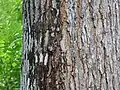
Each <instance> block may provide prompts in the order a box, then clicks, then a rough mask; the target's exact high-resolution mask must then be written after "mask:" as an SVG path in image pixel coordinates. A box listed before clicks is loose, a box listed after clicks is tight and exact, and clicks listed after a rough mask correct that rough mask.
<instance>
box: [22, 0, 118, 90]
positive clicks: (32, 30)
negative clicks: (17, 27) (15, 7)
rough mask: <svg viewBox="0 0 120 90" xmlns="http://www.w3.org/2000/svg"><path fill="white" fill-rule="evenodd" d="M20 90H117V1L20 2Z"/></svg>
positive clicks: (35, 0) (50, 0) (47, 0)
mask: <svg viewBox="0 0 120 90" xmlns="http://www.w3.org/2000/svg"><path fill="white" fill-rule="evenodd" d="M20 88H21V90H119V89H120V1H119V0H23V61H22V70H21V87H20Z"/></svg>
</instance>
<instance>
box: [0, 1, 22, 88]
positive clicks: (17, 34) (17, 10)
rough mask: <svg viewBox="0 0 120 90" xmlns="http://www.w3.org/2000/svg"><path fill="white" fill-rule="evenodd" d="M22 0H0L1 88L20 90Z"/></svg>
mask: <svg viewBox="0 0 120 90" xmlns="http://www.w3.org/2000/svg"><path fill="white" fill-rule="evenodd" d="M21 47H22V0H0V90H19V88H20V67H21V52H22V48H21Z"/></svg>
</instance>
